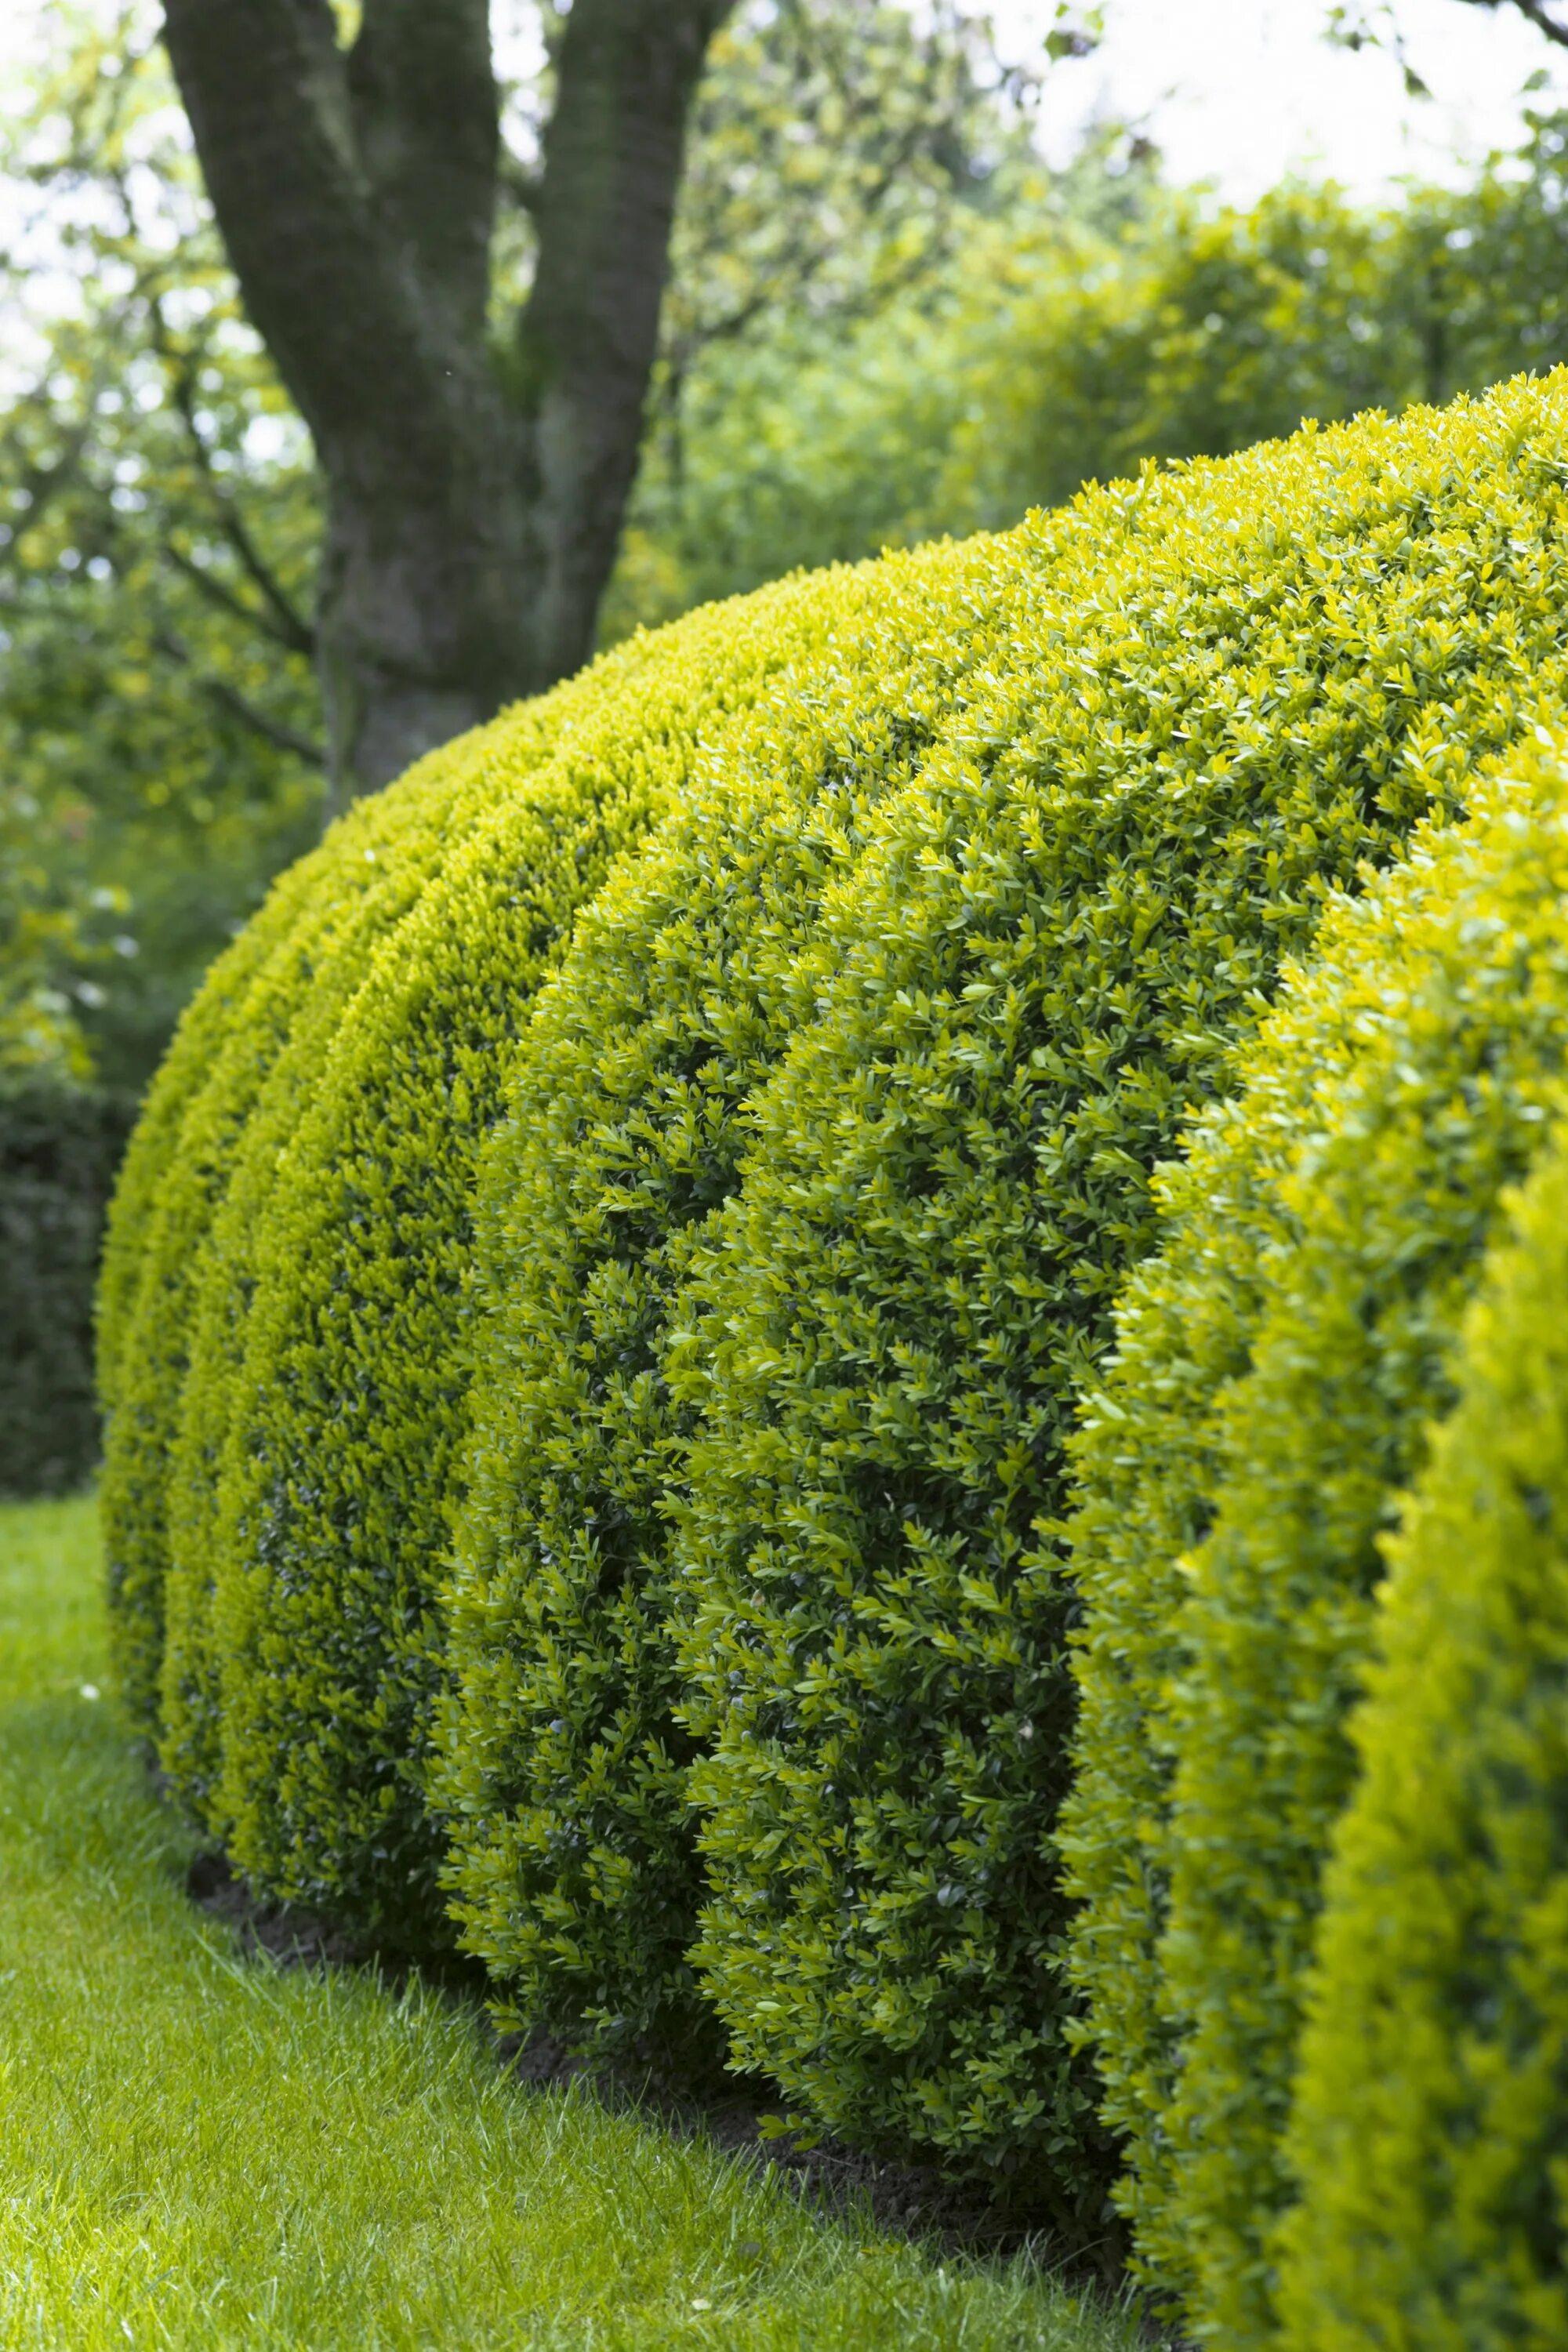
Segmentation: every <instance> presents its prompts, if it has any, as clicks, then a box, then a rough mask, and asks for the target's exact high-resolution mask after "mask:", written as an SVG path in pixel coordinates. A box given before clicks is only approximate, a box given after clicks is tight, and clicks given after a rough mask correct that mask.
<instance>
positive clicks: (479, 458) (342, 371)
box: [164, 0, 731, 805]
mask: <svg viewBox="0 0 1568 2352" xmlns="http://www.w3.org/2000/svg"><path fill="white" fill-rule="evenodd" d="M729 5H731V0H574V6H573V8H572V10H571V13H570V15H569V16H568V17H567V19H566V23H565V30H564V35H563V41H562V47H561V53H560V57H559V60H558V71H557V99H556V105H555V110H554V113H553V116H552V120H551V122H550V125H549V128H548V130H547V132H546V135H545V142H544V155H543V169H542V175H541V180H540V184H539V189H538V194H537V201H536V205H535V211H536V218H537V225H538V231H539V255H538V263H537V268H536V270H535V275H534V282H533V287H532V290H531V294H530V296H529V299H528V301H527V303H526V304H525V306H524V308H523V311H522V315H521V320H519V321H518V322H517V323H516V325H515V327H514V328H513V329H512V331H511V335H510V348H509V347H508V341H507V340H506V339H505V338H504V337H498V333H497V331H496V327H495V322H494V320H492V318H491V317H490V284H489V247H490V232H491V226H492V222H493V216H494V209H495V201H496V188H497V178H498V170H499V165H500V133H499V128H498V103H497V93H496V87H495V80H494V76H493V72H492V69H491V63H490V47H489V13H488V0H365V5H364V7H363V16H362V23H361V29H360V33H359V36H358V38H357V39H356V40H355V42H354V45H353V48H352V49H350V50H348V51H347V52H344V51H343V50H342V49H341V48H340V47H339V46H338V39H337V30H336V23H335V19H334V16H333V13H332V10H331V5H330V0H166V16H165V25H164V37H165V40H166V42H167V45H168V48H169V54H170V57H171V58H172V59H173V62H174V71H175V74H176V77H177V79H178V80H179V84H180V89H181V93H182V95H183V97H184V101H185V106H186V110H187V111H188V113H189V115H190V118H191V124H192V128H193V131H194V133H195V142H196V151H197V153H198V155H199V157H200V159H201V163H202V169H203V172H204V173H205V179H206V184H207V188H208V191H209V193H210V194H211V197H212V201H213V205H214V208H215V210H216V214H217V218H218V223H219V226H220V227H221V228H222V231H223V234H224V237H225V240H226V244H227V247H228V251H229V256H230V258H231V260H232V261H233V264H234V268H235V271H236V274H237V278H238V279H239V284H240V289H241V291H242V293H243V295H244V297H245V300H246V304H247V309H248V310H249V312H250V315H251V317H252V319H253V320H254V321H255V323H256V326H257V328H258V331H259V332H260V334H261V335H262V337H263V339H264V340H265V341H266V343H267V345H268V349H269V350H270V352H271V353H272V356H273V358H274V360H275V362H276V363H277V365H278V368H279V373H280V374H281V375H282V377H283V380H284V382H285V383H286V384H287V385H288V388H289V392H290V394H292V396H293V398H294V400H295V402H296V403H297V404H298V406H299V408H300V414H301V415H302V416H303V417H304V419H305V421H306V423H307V425H309V426H310V432H311V435H312V436H313V438H314V441H315V445H316V449H317V453H318V456H319V457H320V460H321V468H322V472H323V475H324V477H325V479H326V484H327V500H328V518H327V532H326V542H325V548H324V551H323V561H322V567H321V591H320V610H319V614H318V644H319V646H320V661H321V685H322V691H323V697H324V700H325V705H326V714H327V730H328V742H329V747H330V760H331V790H332V795H333V800H334V803H336V804H338V805H341V804H342V803H343V802H344V801H346V800H347V799H349V798H351V797H352V796H353V794H354V793H362V792H368V791H374V790H375V789H376V788H378V787H379V786H380V785H382V784H384V783H385V782H388V781H389V780H390V779H391V778H392V777H393V776H395V775H396V774H398V773H399V772H401V770H402V769H404V768H405V767H406V766H407V764H408V763H409V761H411V760H413V759H416V758H417V757H418V755H419V754H420V753H421V752H422V751H427V750H429V749H430V748H431V747H432V746H433V745H435V744H437V743H439V742H442V741H444V740H447V737H449V736H451V735H453V734H455V733H457V732H458V731H459V730H461V729H463V728H465V727H469V726H472V725H474V724H476V723H477V722H478V721H479V720H481V719H487V718H489V716H490V715H491V714H492V713H493V712H494V711H496V710H497V709H499V708H500V705H501V704H502V703H504V702H506V701H508V700H510V699H511V698H515V697H517V696H520V695H524V694H531V693H535V692H537V691H539V690H540V689H541V688H543V687H545V686H548V685H550V684H552V682H553V681H554V680H555V679H556V678H558V677H563V676H565V675H566V674H567V673H568V672H570V671H571V670H574V669H575V668H576V667H579V666H580V664H581V663H582V662H583V661H584V659H586V657H587V656H588V655H589V654H590V653H591V652H592V650H593V643H594V630H595V616H596V614H597V610H598V604H599V600H600V597H601V595H602V593H603V592H604V588H605V582H606V581H607V579H608V577H609V573H610V570H611V567H612V566H613V564H614V562H615V556H616V542H617V540H618V538H619V533H620V528H621V520H622V516H623V514H624V512H625V508H626V498H627V495H628V493H629V491H630V488H631V485H632V481H633V479H634V477H635V475H636V470H637V448H638V443H639V440H640V437H641V432H642V420H643V408H644V404H645V401H646V397H647V383H648V377H649V373H650V371H651V369H652V365H653V360H654V353H655V350H656V347H657V340H658V312H659V303H660V299H661V297H662V294H663V289H664V281H665V275H666V269H667V265H668V246H669V232H670V224H671V220H672V217H673V214H674V208H675V199H676V194H677V191H678V188H679V177H680V167H681V154H682V146H683V142H684V137H685V129H686V121H687V116H688V112H689V106H690V101H691V98H692V95H693V93H694V91H695V89H696V86H697V81H698V79H699V76H700V72H701V68H702V61H703V58H704V55H705V53H706V50H707V47H708V44H709V41H710V38H711V37H712V34H713V32H714V31H715V29H716V27H717V26H718V25H719V23H720V21H721V18H722V16H724V15H725V14H726V12H727V9H728V7H729Z"/></svg>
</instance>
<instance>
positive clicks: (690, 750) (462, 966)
mask: <svg viewBox="0 0 1568 2352" xmlns="http://www.w3.org/2000/svg"><path fill="white" fill-rule="evenodd" d="M844 593H846V590H845V589H844V587H843V586H842V585H841V583H839V582H838V581H836V580H835V579H833V578H831V577H829V578H825V579H816V580H813V581H794V582H789V583H784V585H782V586H781V587H779V588H776V589H773V590H772V591H769V592H767V593H764V594H763V595H762V596H760V597H757V598H754V599H752V600H751V601H750V602H749V603H748V604H746V605H745V606H743V607H739V608H737V607H735V606H730V607H718V608H713V609H711V610H710V611H708V612H705V613H703V614H698V615H695V616H693V617H692V618H691V619H689V620H688V621H687V622H685V623H682V624H680V625H678V626H676V627H675V628H673V629H670V630H668V631H665V632H662V633H661V634H660V635H659V637H658V638H657V639H649V640H646V641H644V643H643V644H642V646H640V647H638V648H637V649H635V658H632V659H627V658H622V659H620V660H619V661H618V662H613V663H609V664H605V665H601V666H600V667H599V669H598V670H596V671H595V672H591V673H590V674H589V675H588V677H586V678H584V679H583V680H581V681H578V682H577V683H576V684H574V685H573V686H570V687H568V688H563V689H560V690H559V691H558V692H557V694H555V695H554V696H552V698H550V700H549V703H548V706H539V707H538V708H536V709H532V710H531V712H530V713H528V714H526V725H520V724H519V719H520V718H521V717H522V716H523V715H522V714H520V715H519V718H514V719H513V720H511V721H510V722H502V730H503V731H502V732H500V734H499V735H498V737H497V740H496V742H495V746H494V751H493V775H492V777H491V780H490V783H489V793H488V802H489V805H488V807H487V808H486V810H485V811H484V812H483V813H482V814H479V815H477V816H476V817H475V819H474V821H473V822H472V823H471V824H470V825H469V826H468V830H467V832H466V834H465V836H464V837H463V838H462V839H461V840H460V841H458V842H455V843H453V844H452V845H451V846H450V848H449V850H448V852H447V854H446V855H445V856H443V857H442V859H441V861H440V865H439V867H438V869H437V870H435V871H433V872H432V874H431V876H430V878H429V879H428V880H427V882H426V886H425V887H424V890H423V892H422V894H421V895H420V897H419V898H418V900H417V901H416V904H415V905H414V906H413V907H412V908H410V909H409V911H408V912H407V914H406V915H405V917H404V919H402V920H401V921H400V922H399V923H398V924H396V925H395V927H393V928H391V929H388V930H386V931H385V932H384V934H383V935H382V937H381V939H380V940H379V941H378V942H377V943H376V944H375V946H374V951H372V952H370V953H368V954H367V955H362V956H361V958H360V959H359V963H358V969H357V971H356V973H355V975H354V977H355V978H356V980H357V982H358V985H357V987H355V988H354V990H353V992H352V994H351V995H350V996H349V998H348V1000H347V1002H346V1003H344V1004H343V1005H342V1009H341V1011H340V1010H339V1009H338V1008H337V1007H336V1006H331V1007H329V1008H327V1009H328V1010H329V1011H330V1013H331V1021H330V1027H323V1025H322V1021H321V1013H322V1009H323V1008H322V998H323V992H322V991H321V988H320V987H318V989H317V991H316V992H315V994H314V996H313V997H312V1000H311V1003H310V1006H309V1007H308V1009H307V1012H306V1013H304V1014H302V1015H301V1022H300V1031H299V1034H298V1037H297V1040H296V1045H291V1047H290V1053H289V1062H290V1063H297V1064H300V1066H301V1068H302V1070H303V1071H304V1072H305V1073H307V1074H308V1076H304V1077H302V1078H301V1082H300V1087H298V1088H296V1087H289V1091H288V1095H287V1098H286V1099H284V1100H283V1101H281V1102H279V1100H277V1099H276V1097H277V1087H276V1082H274V1084H273V1087H271V1088H269V1091H268V1096H267V1097H263V1102H262V1107H261V1109H260V1110H258V1113H257V1114H256V1115H255V1116H254V1118H253V1121H252V1133H251V1136H250V1138H249V1139H247V1147H246V1149H245V1150H244V1152H243V1153H242V1155H241V1160H240V1163H239V1170H238V1172H237V1175H236V1177H235V1179H234V1182H233V1187H232V1191H231V1194H230V1200H229V1203H228V1207H227V1209H226V1213H225V1217H224V1219H223V1220H222V1221H221V1223H220V1227H219V1229H218V1230H217V1233H216V1236H215V1247H214V1250H213V1253H212V1262H211V1265H210V1269H209V1271H208V1273H207V1275H206V1276H205V1284H204V1287H203V1295H202V1299H201V1312H200V1317H199V1320H198V1344H197V1349H196V1352H195V1357H194V1359H193V1363H194V1370H193V1375H192V1379H191V1381H190V1383H189V1385H188V1390H187V1402H186V1408H185V1412H184V1424H183V1427H182V1430H181V1433H180V1435H179V1438H178V1440H177V1442H176V1449H175V1490H176V1496H177V1497H178V1506H179V1507H178V1508H177V1510H176V1513H175V1517H174V1580H173V1585H172V1591H174V1593H175V1594H177V1612H176V1614H177V1622H174V1623H172V1627H171V1638H170V1644H169V1653H168V1657H167V1660H166V1663H165V1673H164V1683H163V1705H164V1718H165V1733H164V1740H163V1755H164V1759H165V1762H166V1765H167V1767H168V1769H171V1770H172V1771H173V1772H174V1774H175V1776H176V1778H177V1779H178V1780H179V1781H180V1783H181V1785H182V1786H183V1787H184V1788H185V1789H186V1790H187V1791H189V1792H191V1793H192V1794H195V1793H196V1792H198V1791H199V1792H200V1794H201V1796H202V1800H203V1801H204V1803H205V1809H206V1817H207V1819H208V1821H209V1823H210V1825H211V1826H212V1827H213V1828H214V1829H215V1831H216V1832H217V1833H218V1834H220V1835H221V1836H222V1837H223V1838H224V1839H225V1841H226V1843H227V1844H228V1846H229V1848H230V1850H231V1852H232V1853H233V1854H234V1856H235V1858H236V1859H237V1862H238V1863H239V1864H241V1866H242V1867H243V1868H244V1869H245V1870H246V1872H247V1874H249V1875H250V1876H251V1877H252V1878H253V1879H254V1880H255V1881H257V1882H258V1884H260V1885H265V1886H267V1887H268V1888H270V1889H274V1890H276V1891H278V1892H279V1893H282V1894H284V1895H289V1896H291V1897H294V1898H296V1899H300V1900H303V1901H306V1902H309V1903H310V1904H312V1905H314V1906H319V1907H322V1908H325V1909H327V1910H329V1911H330V1912H331V1914H332V1916H335V1917H338V1918H340V1919H342V1920H345V1921H346V1922H348V1923H349V1924H350V1925H351V1926H352V1927H356V1928H359V1929H361V1930H363V1931H367V1932H370V1933H373V1934H374V1935H375V1936H377V1937H380V1938H382V1939H383V1940H384V1941H392V1942H396V1943H399V1944H402V1945H404V1946H406V1947H412V1948H421V1947H425V1946H428V1945H431V1944H436V1945H439V1944H440V1943H442V1942H444V1941H446V1940H447V1939H448V1937H449V1935H450V1928H449V1924H448V1922H447V1917H446V1914H445V1908H444V1906H443V1905H442V1904H441V1902H440V1900H439V1898H438V1896H437V1892H436V1889H435V1885H434V1874H435V1869H436V1864H437V1859H438V1855H439V1851H440V1844H439V1836H440V1833H439V1830H438V1827H437V1825H436V1824H434V1823H433V1822H431V1820H430V1817H429V1814H428V1811H427V1808H426V1803H425V1801H424V1797H423V1793H422V1788H421V1771H422V1765H423V1759H424V1756H425V1751H426V1747H427V1744H428V1731H429V1708H430V1701H431V1696H432V1690H433V1684H434V1677H435V1671H436V1656H437V1628H436V1619H435V1613H434V1600H435V1591H436V1585H437V1574H438V1570H439V1567H440V1564H441V1562H442V1560H443V1559H444V1556H445V1552H446V1549H447V1523H446V1510H447V1488H448V1483H449V1478H450V1474H451V1470H452V1467H453V1465H454V1460H455V1448H456V1446H457V1444H458V1439H459V1437H460V1434H461V1432H462V1429H463V1426H464V1421H465V1412H466V1404H467V1390H468V1359H467V1337H466V1315H467V1307H468V1275H469V1269H470V1262H471V1258H472V1254H473V1238H472V1231H471V1223H470V1216H469V1204H470V1195H471V1192H472V1184H473V1169H474V1157H475V1153H476V1150H477V1149H478V1147H479V1143H480V1141H481V1139H483V1137H484V1135H485V1134H486V1132H487V1130H488V1129H489V1126H490V1125H491V1124H492V1123H493V1121H494V1119H495V1118H496V1116H497V1114H498V1112H499V1109H500V1088H501V1084H502V1081H503V1078H504V1076H505V1074H506V1072H507V1070H508V1069H509V1067H510V1062H511V1059H512V1055H513V1052H514V1050H515V1044H516V1040H517V1037H518V1034H519V1032H520V1030H521V1027H522V1025H523V1024H524V1023H525V1021H526V1018H527V1015H528V1013H529V1010H530V1008H531V1003H532V1000H533V997H534V993H535V992H536V990H537V988H538V986H539V983H540V982H541V980H542V977H543V976H544V974H545V972H546V971H548V970H549V969H550V967H551V965H552V961H554V959H555V956H556V954H557V951H558V949H559V947H560V945H561V943H562V942H563V940H564V939H565V937H566V936H567V935H568V933H569V931H570V929H571V926H572V922H573V919H574V917H575V915H576V913H577V911H578V909H579V908H581V907H582V906H583V905H584V903H585V902H586V901H587V900H589V899H590V898H593V897H594V895H595V893H596V892H597V891H598V890H599V889H600V888H601V887H602V886H603V885H604V883H605V877H606V876H607V875H608V873H609V872H610V870H611V867H612V866H613V864H614V861H615V860H616V857H617V856H619V855H620V854H621V853H623V852H624V851H626V849H628V848H629V847H631V846H632V845H635V844H637V842H638V841H639V840H640V839H641V838H642V836H643V835H645V834H646V832H647V828H648V826H649V825H650V824H653V823H654V822H655V821H656V820H657V818H658V816H659V814H661V813H662V811H663V810H664V809H665V808H666V807H667V806H668V803H670V801H671V799H672V798H675V797H677V796H679V794H680V793H683V792H684V791H686V790H687V789H688V788H689V785H690V783H691V782H692V780H693V778H694V776H695V775H696V774H697V773H698V772H700V770H701V769H702V768H703V766H704V765H705V763H707V762H709V761H712V760H716V759H718V758H719V756H720V753H719V751H718V749H717V746H719V745H720V744H721V743H722V741H723V740H724V737H725V730H726V729H727V728H728V727H729V726H730V725H731V722H732V721H733V720H734V719H736V717H737V716H738V715H739V714H740V713H742V712H743V711H744V710H745V709H746V708H747V707H748V706H749V705H750V704H751V703H752V701H753V700H754V699H755V698H757V697H758V696H760V695H763V693H764V692H765V691H766V690H767V688H768V684H769V681H770V679H772V678H773V677H774V676H775V675H776V674H778V673H780V672H781V671H784V670H786V669H787V668H788V667H789V666H790V665H791V663H792V662H795V661H796V660H798V659H799V658H800V657H801V656H802V652H803V649H805V648H809V647H813V646H815V645H816V643H817V642H818V641H819V640H820V638H821V636H822V634H823V631H824V628H825V625H826V622H825V608H826V609H827V610H831V609H833V608H834V607H835V606H836V604H837V601H838V600H840V599H841V597H842V596H843V594H844ZM297 1048H298V1050H297ZM297 1101H298V1107H297V1108H296V1102H297ZM279 1113H281V1116H279ZM240 1295H243V1297H244V1300H245V1306H244V1311H243V1314H241V1313H239V1312H237V1305H236V1302H237V1297H239V1296H240Z"/></svg>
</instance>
